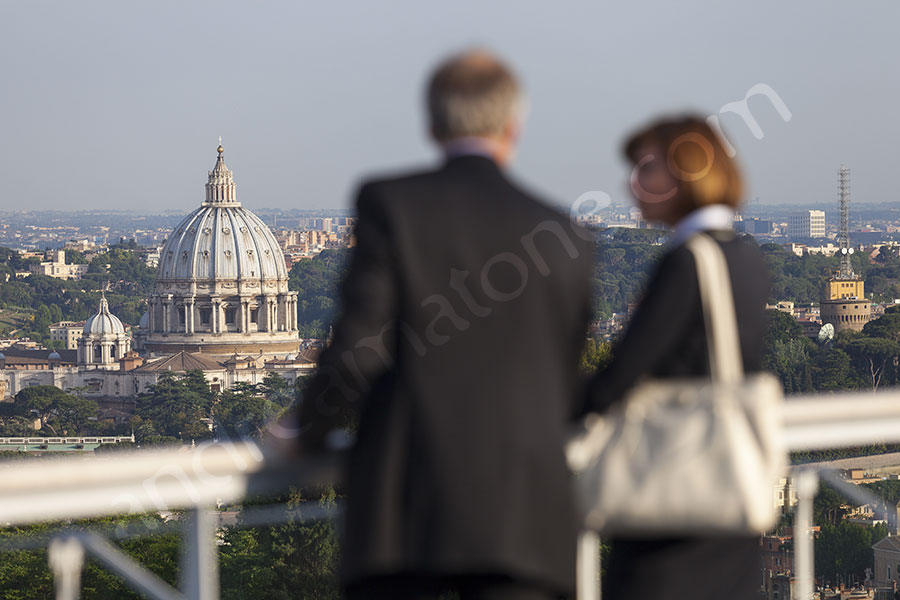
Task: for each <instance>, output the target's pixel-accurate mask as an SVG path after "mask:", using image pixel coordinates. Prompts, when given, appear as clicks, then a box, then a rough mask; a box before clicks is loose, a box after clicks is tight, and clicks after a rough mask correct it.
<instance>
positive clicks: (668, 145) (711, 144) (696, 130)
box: [624, 115, 743, 214]
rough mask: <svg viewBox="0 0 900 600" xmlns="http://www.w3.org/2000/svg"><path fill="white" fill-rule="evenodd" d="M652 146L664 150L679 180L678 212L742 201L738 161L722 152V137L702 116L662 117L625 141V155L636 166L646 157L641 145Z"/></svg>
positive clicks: (670, 170)
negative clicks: (679, 207)
mask: <svg viewBox="0 0 900 600" xmlns="http://www.w3.org/2000/svg"><path fill="white" fill-rule="evenodd" d="M648 144H649V145H653V146H656V147H657V148H659V149H660V150H661V151H662V152H664V153H665V156H664V157H654V159H657V158H658V159H662V160H665V161H666V165H667V167H668V169H669V172H670V173H671V174H672V176H673V177H674V178H675V179H676V181H678V186H679V188H680V190H679V191H680V192H681V193H680V194H678V198H679V202H680V203H682V206H681V211H682V213H683V214H688V213H690V212H691V211H693V210H696V209H697V208H700V207H701V206H707V205H710V204H726V205H728V206H731V207H733V208H737V207H738V206H739V205H740V204H741V199H742V195H743V182H742V180H741V173H740V170H739V169H738V166H737V163H736V162H735V161H734V160H733V159H732V158H731V157H730V156H728V153H727V152H725V147H724V146H723V144H722V140H721V139H720V138H719V136H718V135H717V134H716V132H715V131H713V129H712V127H710V126H709V124H708V123H707V122H706V120H704V119H703V118H702V117H699V116H696V115H686V116H683V117H678V118H663V119H660V120H658V121H655V122H654V123H651V124H650V125H649V126H647V127H645V128H643V129H641V130H639V131H637V132H636V133H634V134H632V135H631V136H630V137H629V138H628V140H627V141H626V142H625V146H624V152H625V156H627V157H628V159H629V160H630V161H631V162H632V163H633V164H635V165H638V164H640V163H641V162H642V161H644V160H647V159H648V157H646V156H642V155H641V154H640V153H642V152H644V150H642V149H643V148H646V146H647V145H648Z"/></svg>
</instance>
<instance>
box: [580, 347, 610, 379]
mask: <svg viewBox="0 0 900 600" xmlns="http://www.w3.org/2000/svg"><path fill="white" fill-rule="evenodd" d="M612 357H613V353H612V344H611V343H610V342H604V341H602V340H595V339H590V340H588V341H587V342H586V343H585V345H584V352H583V353H582V355H581V370H582V371H583V372H585V373H593V372H595V371H602V370H603V369H605V368H606V367H607V366H608V365H609V363H610V362H611V361H612Z"/></svg>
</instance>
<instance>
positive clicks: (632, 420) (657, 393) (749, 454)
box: [567, 234, 787, 537]
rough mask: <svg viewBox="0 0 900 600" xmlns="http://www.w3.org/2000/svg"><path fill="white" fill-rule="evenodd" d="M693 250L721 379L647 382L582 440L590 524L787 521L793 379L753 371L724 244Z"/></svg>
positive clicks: (653, 531) (574, 445)
mask: <svg viewBox="0 0 900 600" xmlns="http://www.w3.org/2000/svg"><path fill="white" fill-rule="evenodd" d="M687 246H688V248H689V249H690V250H691V252H692V253H693V255H694V259H695V261H696V264H697V278H698V280H699V285H700V298H701V302H702V307H703V315H704V320H705V323H706V337H707V341H708V346H709V359H710V368H711V371H712V377H711V378H696V379H693V378H692V379H684V380H678V379H671V380H655V381H648V382H646V383H642V384H639V385H638V386H636V387H635V388H634V389H633V391H632V392H631V393H630V394H629V395H628V396H627V397H626V398H625V399H624V400H623V401H622V402H620V403H618V404H617V405H615V406H614V407H613V408H612V409H611V410H610V411H609V412H608V413H605V414H602V415H601V414H595V415H591V416H589V417H588V418H587V419H586V421H585V423H584V428H583V429H582V430H581V431H579V432H578V433H577V434H575V435H574V436H573V437H572V438H571V439H570V441H569V444H568V447H567V457H568V461H569V466H570V468H571V469H572V470H573V471H575V477H574V484H575V488H576V497H577V499H578V500H579V502H580V504H581V508H582V509H583V511H584V515H585V517H584V518H585V526H586V528H588V529H592V530H594V531H598V532H600V533H602V534H604V535H623V536H628V537H663V536H669V535H715V534H727V533H756V534H758V533H760V532H763V531H767V530H769V529H771V528H772V527H773V526H774V525H775V520H776V509H775V503H774V499H773V489H774V486H775V485H776V484H777V481H778V477H779V476H780V474H781V472H782V470H783V469H784V468H785V466H786V464H787V456H786V453H785V451H784V448H783V447H782V445H781V435H780V433H781V432H780V427H781V423H780V418H781V417H780V415H781V411H780V408H781V407H780V404H781V402H782V399H783V391H782V388H781V384H780V383H779V381H778V380H777V379H776V378H775V377H773V376H771V375H769V374H757V375H750V376H747V377H745V376H744V373H743V363H742V360H741V350H740V344H739V338H738V329H737V321H736V318H735V311H734V299H733V297H732V291H731V282H730V280H729V276H728V265H727V263H726V262H725V257H724V255H723V254H722V250H721V248H719V246H718V244H717V243H716V242H715V241H714V240H713V239H712V238H710V237H709V236H708V235H705V234H699V235H695V236H694V237H693V238H691V239H690V240H688V242H687Z"/></svg>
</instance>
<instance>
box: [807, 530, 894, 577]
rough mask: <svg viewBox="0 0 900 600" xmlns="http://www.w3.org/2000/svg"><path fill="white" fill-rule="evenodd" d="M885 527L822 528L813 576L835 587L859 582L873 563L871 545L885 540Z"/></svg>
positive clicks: (816, 541) (816, 549)
mask: <svg viewBox="0 0 900 600" xmlns="http://www.w3.org/2000/svg"><path fill="white" fill-rule="evenodd" d="M887 533H888V532H887V526H885V525H883V524H879V525H875V526H874V527H861V526H859V525H854V524H853V523H850V522H848V521H841V522H839V523H838V524H837V525H832V524H831V523H825V524H824V525H822V530H821V531H820V533H819V535H818V537H817V538H816V540H815V551H814V555H815V563H816V575H817V576H819V577H822V578H824V579H825V580H826V581H827V582H829V583H831V584H834V583H836V582H838V581H845V582H846V581H855V580H858V581H862V580H864V579H865V570H866V569H867V568H868V569H871V568H872V564H873V561H874V560H875V559H874V554H873V551H872V545H873V544H875V543H876V542H878V541H879V540H880V539H882V538H884V537H886V536H887Z"/></svg>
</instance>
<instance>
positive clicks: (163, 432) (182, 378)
mask: <svg viewBox="0 0 900 600" xmlns="http://www.w3.org/2000/svg"><path fill="white" fill-rule="evenodd" d="M214 398H215V394H214V393H213V392H211V391H210V389H209V383H208V382H207V381H206V378H205V377H204V376H203V372H202V371H188V372H187V373H170V372H163V373H161V374H160V377H159V381H157V382H156V383H155V384H154V385H151V386H150V387H149V389H148V390H147V391H146V392H143V393H141V394H139V395H138V398H137V411H136V414H137V417H138V420H137V421H136V422H135V438H136V440H137V442H138V443H148V444H149V443H164V442H174V441H177V440H181V441H183V442H190V441H192V440H197V441H199V440H202V439H206V438H210V437H212V431H211V430H210V425H209V424H210V423H211V420H210V419H211V416H212V407H213V401H214Z"/></svg>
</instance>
